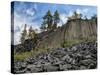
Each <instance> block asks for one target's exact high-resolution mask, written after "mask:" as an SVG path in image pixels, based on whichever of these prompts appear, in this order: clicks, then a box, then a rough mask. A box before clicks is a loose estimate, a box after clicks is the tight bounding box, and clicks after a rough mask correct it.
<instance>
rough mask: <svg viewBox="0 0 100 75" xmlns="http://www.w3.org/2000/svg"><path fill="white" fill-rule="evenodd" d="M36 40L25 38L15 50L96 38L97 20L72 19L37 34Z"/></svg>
mask: <svg viewBox="0 0 100 75" xmlns="http://www.w3.org/2000/svg"><path fill="white" fill-rule="evenodd" d="M37 38H38V39H37V41H34V40H32V39H27V40H25V42H24V44H23V45H22V44H20V45H16V46H15V48H14V49H15V50H16V52H20V51H21V52H23V50H24V51H30V50H32V49H34V48H38V49H52V48H61V47H62V44H63V43H64V42H65V41H66V42H67V43H75V44H76V43H77V42H84V41H87V40H95V41H96V40H97V22H96V21H95V20H82V19H74V20H70V21H68V22H67V23H66V24H65V25H63V26H62V27H60V28H57V29H56V31H46V32H42V33H39V34H37Z"/></svg>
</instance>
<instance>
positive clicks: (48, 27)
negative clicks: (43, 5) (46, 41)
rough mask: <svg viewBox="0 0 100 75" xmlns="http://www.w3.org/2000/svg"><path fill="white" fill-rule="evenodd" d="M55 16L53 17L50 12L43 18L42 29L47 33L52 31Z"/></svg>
mask: <svg viewBox="0 0 100 75" xmlns="http://www.w3.org/2000/svg"><path fill="white" fill-rule="evenodd" d="M52 17H53V16H52V15H51V12H50V10H48V12H47V13H46V15H45V16H44V17H43V24H42V27H41V28H42V29H45V28H46V30H47V31H49V30H51V29H52V23H53V18H52Z"/></svg>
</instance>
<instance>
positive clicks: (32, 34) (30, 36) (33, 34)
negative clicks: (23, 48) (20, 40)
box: [28, 26, 36, 39]
mask: <svg viewBox="0 0 100 75" xmlns="http://www.w3.org/2000/svg"><path fill="white" fill-rule="evenodd" d="M35 34H36V33H35V31H34V30H33V29H32V26H31V27H30V29H29V35H28V38H29V39H34V37H35Z"/></svg>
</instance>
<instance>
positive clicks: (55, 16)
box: [53, 10, 60, 29]
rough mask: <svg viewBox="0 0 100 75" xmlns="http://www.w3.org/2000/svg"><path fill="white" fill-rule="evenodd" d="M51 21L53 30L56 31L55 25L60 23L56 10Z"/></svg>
mask: <svg viewBox="0 0 100 75" xmlns="http://www.w3.org/2000/svg"><path fill="white" fill-rule="evenodd" d="M53 20H54V24H53V29H56V28H57V23H59V21H60V17H59V13H58V11H57V10H56V11H55V13H54V16H53Z"/></svg>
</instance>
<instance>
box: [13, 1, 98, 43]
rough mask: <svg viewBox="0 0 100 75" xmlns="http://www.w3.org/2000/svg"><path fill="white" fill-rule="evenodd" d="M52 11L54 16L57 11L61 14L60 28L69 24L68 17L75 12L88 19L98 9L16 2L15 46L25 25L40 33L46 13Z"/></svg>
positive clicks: (14, 11)
mask: <svg viewBox="0 0 100 75" xmlns="http://www.w3.org/2000/svg"><path fill="white" fill-rule="evenodd" d="M48 10H50V11H51V13H52V15H53V14H54V12H55V11H56V10H58V12H59V14H60V19H61V21H60V22H59V24H58V25H59V26H61V25H62V24H64V23H66V22H67V17H69V16H71V15H72V14H73V12H74V11H76V12H77V13H81V14H82V15H83V17H84V16H87V18H91V16H93V15H95V14H96V13H97V8H96V7H95V6H80V5H68V4H67V5H64V4H48V3H33V2H14V10H13V12H12V14H14V39H15V40H14V44H18V43H19V42H20V36H21V35H20V33H21V31H22V30H23V28H24V24H27V25H28V26H27V30H28V28H29V26H32V27H33V29H38V30H39V31H40V29H39V28H40V26H41V23H42V17H43V16H44V15H45V13H46V12H47V11H48Z"/></svg>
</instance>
